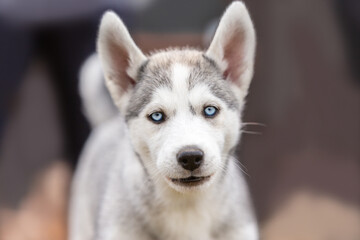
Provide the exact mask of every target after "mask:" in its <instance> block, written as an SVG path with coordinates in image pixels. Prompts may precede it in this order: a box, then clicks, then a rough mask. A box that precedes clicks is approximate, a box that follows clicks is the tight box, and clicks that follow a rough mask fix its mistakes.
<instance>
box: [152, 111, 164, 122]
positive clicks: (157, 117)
mask: <svg viewBox="0 0 360 240" xmlns="http://www.w3.org/2000/svg"><path fill="white" fill-rule="evenodd" d="M149 118H150V120H151V121H153V122H154V123H161V122H163V121H164V120H165V118H164V114H163V113H162V112H154V113H152V114H150V116H149Z"/></svg>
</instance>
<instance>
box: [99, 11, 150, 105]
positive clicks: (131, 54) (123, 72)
mask: <svg viewBox="0 0 360 240" xmlns="http://www.w3.org/2000/svg"><path fill="white" fill-rule="evenodd" d="M97 50H98V53H99V57H100V60H101V64H102V68H103V71H104V76H105V80H106V85H107V87H108V89H109V91H110V94H111V97H112V99H113V101H114V103H115V104H116V105H117V106H118V107H119V108H120V110H124V108H125V107H126V106H124V104H123V103H125V102H126V101H123V99H126V96H128V93H129V92H131V91H132V89H133V88H134V86H135V84H136V81H137V74H138V70H139V68H140V66H141V65H142V64H143V63H144V62H145V61H146V59H147V58H146V57H145V55H144V54H143V53H142V52H141V50H140V49H139V48H138V47H137V46H136V44H135V42H134V41H133V40H132V38H131V36H130V34H129V32H128V30H127V28H126V27H125V25H124V23H123V22H122V21H121V19H120V18H119V17H118V16H117V15H116V14H115V13H113V12H111V11H109V12H106V13H105V14H104V16H103V18H102V20H101V24H100V29H99V37H98V41H97Z"/></svg>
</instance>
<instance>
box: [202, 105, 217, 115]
mask: <svg viewBox="0 0 360 240" xmlns="http://www.w3.org/2000/svg"><path fill="white" fill-rule="evenodd" d="M217 112H218V109H217V108H216V107H214V106H207V107H205V108H204V116H205V117H207V118H212V117H214V116H215V115H216V114H217Z"/></svg>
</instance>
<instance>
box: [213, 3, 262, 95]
mask: <svg viewBox="0 0 360 240" xmlns="http://www.w3.org/2000/svg"><path fill="white" fill-rule="evenodd" d="M255 46H256V37H255V30H254V27H253V24H252V21H251V18H250V16H249V13H248V11H247V9H246V7H245V5H244V4H243V3H242V2H238V1H237V2H233V3H232V4H231V5H230V6H229V7H228V8H227V9H226V11H225V13H224V15H223V16H222V18H221V20H220V23H219V26H218V28H217V30H216V32H215V36H214V38H213V40H212V42H211V44H210V47H209V49H208V50H207V52H206V55H207V56H208V57H210V58H211V59H213V60H215V62H216V63H217V64H218V65H219V66H220V68H221V70H222V71H223V75H224V78H225V79H227V80H229V81H231V82H232V83H234V84H235V85H236V86H237V87H238V88H239V89H240V92H241V94H242V97H244V96H245V95H246V94H247V90H248V87H249V84H250V82H251V79H252V75H253V68H254V57H255Z"/></svg>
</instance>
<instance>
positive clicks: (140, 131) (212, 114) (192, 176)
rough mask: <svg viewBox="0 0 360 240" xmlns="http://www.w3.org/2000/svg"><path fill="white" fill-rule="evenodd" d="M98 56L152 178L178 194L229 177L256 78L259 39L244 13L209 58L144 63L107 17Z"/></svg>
mask: <svg viewBox="0 0 360 240" xmlns="http://www.w3.org/2000/svg"><path fill="white" fill-rule="evenodd" d="M98 51H99V55H100V59H101V61H102V65H103V66H102V67H103V69H104V74H105V79H106V83H107V86H108V88H109V91H110V93H111V95H112V98H113V100H114V102H115V103H116V105H117V106H118V107H119V109H120V111H121V112H122V113H123V114H124V115H125V118H126V121H127V124H128V127H129V132H130V136H131V140H132V144H133V147H134V150H135V152H136V153H137V154H138V155H139V157H140V158H141V160H142V162H143V164H144V165H145V168H146V169H147V171H148V172H149V174H150V176H151V177H152V178H153V179H154V180H156V181H161V182H166V183H167V184H166V185H167V186H170V187H171V188H173V189H175V190H177V191H180V192H185V191H193V190H198V189H201V188H206V187H207V186H210V185H211V184H212V183H213V182H215V181H216V179H219V178H220V176H221V175H222V174H225V173H226V165H227V159H228V155H229V153H230V152H231V150H232V149H233V148H234V147H235V146H236V144H237V142H238V139H239V132H240V126H241V122H240V119H241V116H240V115H241V110H242V108H243V105H244V98H245V96H246V94H247V90H248V87H249V83H250V81H251V78H252V73H253V61H254V52H255V33H254V29H253V26H252V22H251V20H250V17H249V14H248V12H247V10H246V8H245V6H244V5H243V4H242V3H241V2H235V3H233V4H231V5H230V7H229V8H228V9H227V10H226V12H225V14H224V16H223V17H222V19H221V21H220V24H219V27H218V29H217V31H216V33H215V36H214V39H213V41H212V43H211V45H210V47H209V49H208V50H207V51H206V52H201V51H197V50H189V49H174V50H166V51H161V52H157V53H155V54H153V55H150V56H145V55H144V54H143V53H142V52H141V51H140V50H139V48H138V47H137V46H136V45H135V43H134V42H133V40H132V39H131V37H130V35H129V33H128V31H127V30H126V28H125V26H124V25H123V23H122V22H121V20H120V19H119V18H118V17H117V16H116V15H115V14H114V13H111V12H108V13H106V14H105V15H104V17H103V20H102V23H101V26H100V33H99V40H98Z"/></svg>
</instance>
